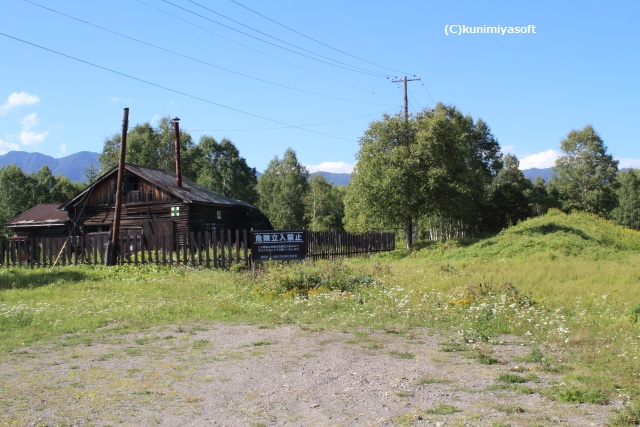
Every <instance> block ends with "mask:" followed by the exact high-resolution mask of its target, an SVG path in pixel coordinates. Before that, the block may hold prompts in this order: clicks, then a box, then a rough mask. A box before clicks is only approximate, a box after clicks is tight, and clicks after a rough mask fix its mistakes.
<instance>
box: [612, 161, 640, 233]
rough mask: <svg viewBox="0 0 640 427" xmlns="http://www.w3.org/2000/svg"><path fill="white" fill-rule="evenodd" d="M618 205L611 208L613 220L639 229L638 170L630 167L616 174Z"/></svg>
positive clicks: (639, 173)
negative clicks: (618, 186) (618, 185)
mask: <svg viewBox="0 0 640 427" xmlns="http://www.w3.org/2000/svg"><path fill="white" fill-rule="evenodd" d="M618 181H619V182H620V188H619V189H618V201H619V205H618V207H617V208H615V209H614V210H613V213H612V217H613V218H614V219H615V221H616V222H617V223H618V224H620V225H623V226H625V227H628V228H633V229H634V230H640V171H638V170H637V169H631V170H628V171H623V172H620V173H619V174H618Z"/></svg>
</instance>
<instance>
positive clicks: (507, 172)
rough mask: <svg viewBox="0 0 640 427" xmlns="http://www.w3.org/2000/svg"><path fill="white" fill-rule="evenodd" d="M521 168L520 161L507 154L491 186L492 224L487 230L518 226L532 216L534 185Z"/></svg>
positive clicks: (489, 193)
mask: <svg viewBox="0 0 640 427" xmlns="http://www.w3.org/2000/svg"><path fill="white" fill-rule="evenodd" d="M519 166H520V162H519V161H518V159H517V158H516V157H515V156H513V155H511V154H507V155H506V156H505V157H504V167H503V168H502V169H501V170H500V171H499V172H498V174H497V175H496V176H495V177H494V179H493V181H492V182H491V185H490V186H489V191H488V195H487V196H488V197H487V199H488V206H489V207H490V218H491V222H490V223H488V224H487V228H488V229H489V230H491V231H499V230H501V229H502V228H504V227H507V226H510V225H514V224H517V223H518V222H519V221H522V220H525V219H527V218H529V217H530V216H531V215H532V210H531V205H530V200H529V195H530V194H531V192H532V190H533V185H532V184H531V181H530V180H529V179H528V178H527V177H525V176H524V174H523V173H522V171H521V170H520V169H519Z"/></svg>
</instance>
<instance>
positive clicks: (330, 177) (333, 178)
mask: <svg viewBox="0 0 640 427" xmlns="http://www.w3.org/2000/svg"><path fill="white" fill-rule="evenodd" d="M309 175H310V176H314V175H322V176H324V179H326V180H327V182H330V183H331V184H333V185H335V186H336V187H338V186H340V185H347V184H348V183H349V181H350V180H351V174H349V173H332V172H322V171H319V172H313V173H310V174H309Z"/></svg>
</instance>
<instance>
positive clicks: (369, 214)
mask: <svg viewBox="0 0 640 427" xmlns="http://www.w3.org/2000/svg"><path fill="white" fill-rule="evenodd" d="M419 149H420V147H419V146H418V144H416V142H415V129H414V127H413V126H412V123H411V122H406V121H405V120H404V117H403V116H401V115H400V114H398V115H396V116H388V115H386V114H385V115H384V116H383V118H382V120H381V121H377V122H372V123H371V124H370V125H369V129H367V130H366V131H365V133H364V136H363V137H362V138H361V139H360V150H359V151H358V153H357V155H356V160H357V162H356V166H355V168H354V171H353V173H352V174H351V181H350V183H349V185H348V187H347V194H346V196H345V228H346V229H347V230H349V231H353V232H361V231H365V230H368V229H372V228H403V229H404V231H405V238H406V241H407V247H411V242H412V238H413V221H414V220H415V218H418V217H419V216H420V214H421V212H422V210H423V209H424V206H425V200H426V196H427V194H426V193H425V192H423V191H421V190H422V189H421V185H422V184H423V182H424V181H425V174H426V168H424V167H422V164H423V163H424V162H425V159H424V158H423V156H422V154H424V153H421V152H419Z"/></svg>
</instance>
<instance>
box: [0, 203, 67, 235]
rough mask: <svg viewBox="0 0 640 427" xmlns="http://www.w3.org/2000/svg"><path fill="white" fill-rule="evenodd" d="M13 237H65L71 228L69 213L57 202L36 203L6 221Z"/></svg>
mask: <svg viewBox="0 0 640 427" xmlns="http://www.w3.org/2000/svg"><path fill="white" fill-rule="evenodd" d="M4 226H5V227H7V228H9V229H11V230H12V231H13V233H14V237H15V238H18V237H21V238H24V237H67V236H68V235H70V233H71V230H72V223H71V220H70V219H69V214H68V212H66V211H63V210H61V209H60V205H59V204H57V203H56V204H51V203H42V204H39V205H36V206H34V207H32V208H31V209H29V210H28V211H25V212H23V213H21V214H20V215H18V216H17V217H15V218H13V219H12V220H10V221H9V222H7V223H6V224H5V225H4Z"/></svg>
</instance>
